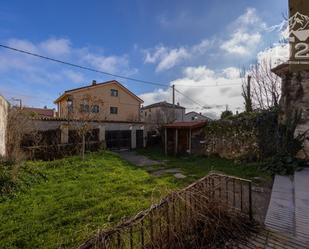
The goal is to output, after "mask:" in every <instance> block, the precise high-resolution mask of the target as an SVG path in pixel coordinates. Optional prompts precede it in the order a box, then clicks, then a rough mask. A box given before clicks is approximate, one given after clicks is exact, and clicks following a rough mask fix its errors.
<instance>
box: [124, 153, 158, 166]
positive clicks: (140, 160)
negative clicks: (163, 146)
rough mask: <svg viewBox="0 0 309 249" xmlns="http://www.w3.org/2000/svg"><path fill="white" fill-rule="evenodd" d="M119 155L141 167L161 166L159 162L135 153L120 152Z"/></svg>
mask: <svg viewBox="0 0 309 249" xmlns="http://www.w3.org/2000/svg"><path fill="white" fill-rule="evenodd" d="M118 154H119V155H120V157H121V158H122V159H124V160H126V161H128V162H130V163H132V164H134V165H136V166H139V167H144V166H152V165H159V164H161V163H160V162H159V161H154V160H151V159H149V158H148V157H145V156H142V155H139V154H137V153H136V152H134V151H121V152H118Z"/></svg>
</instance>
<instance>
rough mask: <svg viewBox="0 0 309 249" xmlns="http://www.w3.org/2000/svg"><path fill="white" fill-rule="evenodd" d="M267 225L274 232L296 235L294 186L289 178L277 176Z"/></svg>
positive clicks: (266, 220)
mask: <svg viewBox="0 0 309 249" xmlns="http://www.w3.org/2000/svg"><path fill="white" fill-rule="evenodd" d="M265 225H266V227H267V228H270V229H272V230H274V231H278V232H283V233H287V234H290V235H295V206H294V184H293V181H292V179H291V178H290V177H288V176H279V175H276V176H275V180H274V184H273V189H272V194H271V199H270V203H269V207H268V210H267V215H266V219H265Z"/></svg>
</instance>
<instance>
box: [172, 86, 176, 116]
mask: <svg viewBox="0 0 309 249" xmlns="http://www.w3.org/2000/svg"><path fill="white" fill-rule="evenodd" d="M172 89H173V116H174V120H176V112H175V85H173V86H172Z"/></svg>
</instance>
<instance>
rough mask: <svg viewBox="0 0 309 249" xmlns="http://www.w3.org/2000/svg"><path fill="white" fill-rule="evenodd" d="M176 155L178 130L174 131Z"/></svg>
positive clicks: (176, 151) (176, 150)
mask: <svg viewBox="0 0 309 249" xmlns="http://www.w3.org/2000/svg"><path fill="white" fill-rule="evenodd" d="M177 153H178V129H175V155H177Z"/></svg>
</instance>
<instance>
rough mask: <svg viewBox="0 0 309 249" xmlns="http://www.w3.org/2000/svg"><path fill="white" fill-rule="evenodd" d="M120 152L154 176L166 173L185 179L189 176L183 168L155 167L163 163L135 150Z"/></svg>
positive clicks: (122, 156)
mask: <svg viewBox="0 0 309 249" xmlns="http://www.w3.org/2000/svg"><path fill="white" fill-rule="evenodd" d="M118 154H119V156H120V157H121V158H122V159H124V160H126V161H128V162H130V163H132V164H134V165H136V166H138V167H144V168H145V169H146V170H147V171H148V172H150V173H151V174H152V175H154V176H157V177H159V176H162V175H166V174H172V175H173V176H174V177H175V178H177V179H183V178H186V177H187V176H185V175H184V174H183V172H182V170H181V169H178V168H171V169H166V168H164V167H153V166H157V165H162V164H163V163H162V162H160V161H155V160H151V159H149V158H148V157H146V156H143V155H139V154H137V153H136V152H134V151H121V152H118Z"/></svg>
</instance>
